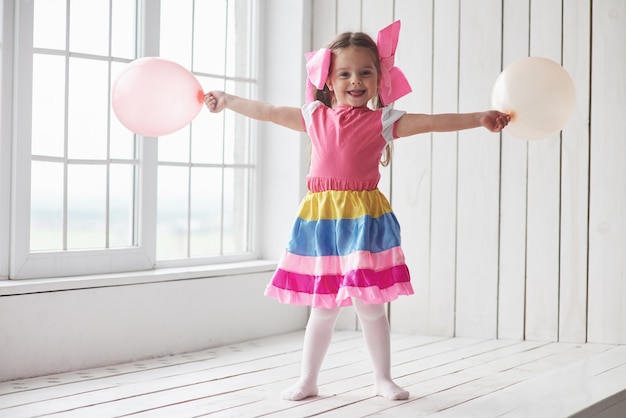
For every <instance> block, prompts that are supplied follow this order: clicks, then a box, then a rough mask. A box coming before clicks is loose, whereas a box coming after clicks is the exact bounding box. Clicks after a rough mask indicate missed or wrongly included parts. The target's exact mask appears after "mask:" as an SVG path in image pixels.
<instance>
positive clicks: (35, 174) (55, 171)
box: [30, 161, 63, 251]
mask: <svg viewBox="0 0 626 418" xmlns="http://www.w3.org/2000/svg"><path fill="white" fill-rule="evenodd" d="M30 193H31V194H30V196H31V197H30V204H31V206H30V249H31V250H32V251H38V250H61V249H63V164H59V163H49V162H42V161H33V162H32V165H31V190H30Z"/></svg>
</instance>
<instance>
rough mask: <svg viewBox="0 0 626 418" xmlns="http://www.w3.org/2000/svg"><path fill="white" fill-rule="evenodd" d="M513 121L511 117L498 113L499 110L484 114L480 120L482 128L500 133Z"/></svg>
mask: <svg viewBox="0 0 626 418" xmlns="http://www.w3.org/2000/svg"><path fill="white" fill-rule="evenodd" d="M510 121H511V115H507V114H506V113H502V112H498V111H497V110H488V111H486V112H484V113H483V115H482V117H481V118H480V124H481V126H484V127H485V128H487V129H489V130H490V131H491V132H500V131H501V130H503V129H504V128H505V127H506V125H508V124H509V122H510Z"/></svg>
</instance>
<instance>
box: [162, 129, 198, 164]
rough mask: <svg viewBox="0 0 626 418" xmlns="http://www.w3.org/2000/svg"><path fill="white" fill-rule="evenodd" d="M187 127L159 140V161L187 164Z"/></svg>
mask: <svg viewBox="0 0 626 418" xmlns="http://www.w3.org/2000/svg"><path fill="white" fill-rule="evenodd" d="M190 129H191V127H190V126H189V125H187V126H185V127H184V128H182V129H181V130H179V131H176V132H174V133H172V134H169V135H165V136H162V137H160V138H159V161H168V162H189V130H190Z"/></svg>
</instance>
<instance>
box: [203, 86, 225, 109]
mask: <svg viewBox="0 0 626 418" xmlns="http://www.w3.org/2000/svg"><path fill="white" fill-rule="evenodd" d="M204 104H205V105H206V107H207V109H209V111H211V112H213V113H218V112H221V111H222V110H224V108H226V93H224V92H223V91H210V92H208V93H207V94H205V95H204Z"/></svg>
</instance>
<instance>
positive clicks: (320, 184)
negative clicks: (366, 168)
mask: <svg viewBox="0 0 626 418" xmlns="http://www.w3.org/2000/svg"><path fill="white" fill-rule="evenodd" d="M306 185H307V188H308V189H309V191H311V192H314V193H316V192H325V191H327V190H357V191H360V190H374V189H376V188H377V187H378V180H377V179H376V180H356V179H341V178H330V177H307V179H306Z"/></svg>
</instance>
